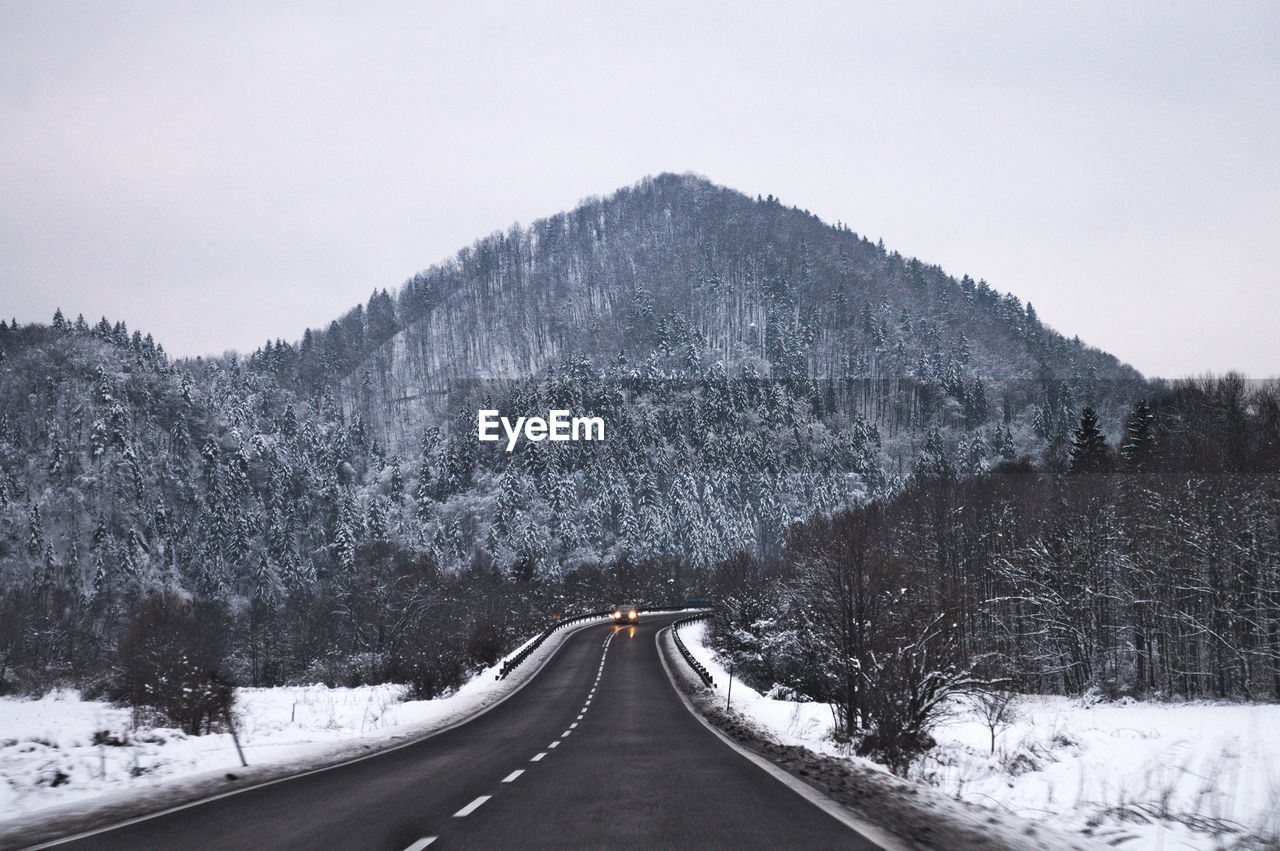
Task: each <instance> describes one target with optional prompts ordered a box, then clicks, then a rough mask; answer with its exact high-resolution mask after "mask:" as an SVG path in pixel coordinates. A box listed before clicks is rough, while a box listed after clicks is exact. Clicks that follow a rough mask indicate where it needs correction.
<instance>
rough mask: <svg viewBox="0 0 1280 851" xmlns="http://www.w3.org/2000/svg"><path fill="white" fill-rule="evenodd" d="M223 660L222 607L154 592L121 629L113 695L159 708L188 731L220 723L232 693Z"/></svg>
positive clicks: (226, 717)
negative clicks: (122, 634)
mask: <svg viewBox="0 0 1280 851" xmlns="http://www.w3.org/2000/svg"><path fill="white" fill-rule="evenodd" d="M226 660H227V626H226V615H225V613H224V612H222V611H221V610H220V609H218V608H217V607H215V606H212V605H209V604H203V603H195V602H192V601H190V600H187V599H184V598H183V597H181V596H179V595H178V594H175V593H173V592H171V591H165V592H160V593H156V594H152V595H151V596H149V597H147V598H146V599H145V600H144V601H143V602H142V604H141V605H140V606H139V607H138V610H137V612H136V613H135V614H134V616H133V618H132V620H131V621H130V623H129V625H128V627H127V628H126V629H125V633H124V637H123V639H122V640H121V642H120V647H119V650H118V651H117V661H116V669H117V674H116V677H115V681H114V685H113V688H112V689H111V696H112V697H113V698H114V699H116V700H118V701H121V702H123V703H125V704H127V705H128V706H131V707H133V708H134V709H140V708H150V709H153V710H155V711H157V712H159V713H160V714H161V715H163V716H164V717H165V718H166V719H167V720H168V721H169V722H170V723H171V724H173V725H175V726H177V727H180V728H181V729H182V731H183V732H185V733H187V734H188V735H193V736H194V735H199V734H200V733H205V732H209V731H211V730H214V729H219V728H220V727H221V725H222V724H223V723H224V722H226V721H228V720H229V719H230V714H231V707H232V702H233V701H234V698H235V692H234V690H233V689H232V687H231V684H230V682H228V678H227V677H226V675H225V672H226V665H227V661H226Z"/></svg>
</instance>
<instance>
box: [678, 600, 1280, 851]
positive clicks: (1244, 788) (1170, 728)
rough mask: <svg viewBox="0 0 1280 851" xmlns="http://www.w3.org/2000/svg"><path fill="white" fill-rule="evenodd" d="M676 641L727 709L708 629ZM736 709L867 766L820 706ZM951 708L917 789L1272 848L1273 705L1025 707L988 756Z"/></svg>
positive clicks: (736, 686) (1073, 820)
mask: <svg viewBox="0 0 1280 851" xmlns="http://www.w3.org/2000/svg"><path fill="white" fill-rule="evenodd" d="M680 635H681V637H683V639H684V641H685V643H686V645H687V646H688V648H689V650H690V652H692V653H693V655H694V656H695V657H696V658H697V659H698V660H699V661H700V662H702V663H703V664H704V665H706V666H707V668H708V670H710V671H711V675H712V677H714V678H715V683H716V687H717V688H716V694H717V695H718V696H719V699H720V700H721V701H723V700H725V698H726V696H727V689H726V687H727V685H728V682H729V675H728V671H727V670H726V669H725V667H724V665H723V664H721V662H720V661H719V660H718V659H717V658H716V656H715V653H714V651H712V650H711V649H710V648H709V647H708V646H707V644H706V625H705V624H702V623H695V624H691V625H689V626H685V627H682V628H681V630H680ZM732 704H733V707H734V708H735V709H737V710H738V711H739V712H742V713H743V714H745V715H747V716H748V717H749V718H751V719H752V720H753V721H754V722H755V723H756V724H758V725H759V726H761V727H762V728H765V729H767V730H768V731H769V732H770V733H771V734H772V735H774V736H775V737H776V738H777V739H778V740H779V741H781V742H782V743H783V744H798V745H803V746H804V747H807V748H809V749H811V750H814V751H817V752H819V753H825V754H828V755H831V756H840V757H843V758H846V759H851V760H852V761H856V762H858V763H859V764H861V765H864V766H865V765H869V764H872V763H869V762H868V761H867V760H864V759H860V758H858V757H853V756H851V755H850V754H849V753H848V750H847V748H846V747H844V746H841V745H839V744H837V743H835V742H832V741H830V735H831V730H832V727H833V719H832V715H831V712H830V709H829V707H828V706H827V705H826V704H821V703H800V702H796V701H789V700H776V699H770V698H769V697H767V696H765V695H762V694H760V693H759V692H758V691H755V690H754V689H751V688H749V687H748V686H746V685H744V684H743V683H740V682H736V681H735V682H734V683H733V692H732ZM954 710H955V711H954V713H953V715H952V717H951V718H949V719H948V720H947V721H945V722H944V723H943V724H942V725H941V726H940V727H939V728H938V729H937V730H936V731H935V736H936V738H937V739H938V746H937V747H936V748H935V749H934V750H933V751H931V752H930V753H929V754H928V755H927V756H926V757H924V758H923V759H922V760H920V761H918V762H917V763H916V765H915V766H914V767H913V770H912V775H913V779H916V780H918V781H921V782H924V783H928V784H929V785H932V786H936V787H938V788H939V789H941V790H943V791H945V792H947V793H948V794H951V795H954V796H956V797H958V798H961V799H963V800H965V801H970V802H973V803H977V804H981V805H984V806H988V807H992V808H995V809H999V810H1002V811H1005V812H1010V813H1013V814H1016V815H1019V816H1022V817H1024V818H1030V819H1034V820H1035V821H1037V822H1042V823H1046V824H1049V825H1052V826H1056V827H1058V828H1061V829H1064V830H1071V831H1079V832H1084V833H1088V834H1089V835H1091V836H1093V837H1094V838H1096V839H1100V840H1103V841H1104V842H1107V843H1110V844H1114V845H1116V846H1117V847H1121V848H1126V849H1164V851H1172V849H1217V848H1264V847H1271V848H1274V847H1278V846H1280V706H1275V705H1270V704H1265V705H1261V704H1245V705H1241V704H1210V703H1181V704H1179V703H1150V702H1137V701H1130V702H1118V703H1099V702H1094V701H1088V700H1080V699H1073V698H1065V697H1046V696H1028V697H1024V698H1022V699H1021V701H1020V703H1019V708H1018V717H1017V719H1016V720H1015V721H1014V723H1013V724H1012V725H1011V726H1010V727H1008V728H1007V729H1005V730H1003V731H1002V732H1001V733H1000V734H999V736H998V737H997V741H996V753H995V754H994V755H992V754H991V752H990V751H991V740H990V732H989V731H988V729H987V728H986V727H985V726H984V725H982V723H981V722H980V721H979V720H978V718H977V716H976V715H975V713H974V712H973V710H972V708H971V707H969V706H968V705H966V704H963V703H959V702H958V703H957V704H956V705H955V707H954ZM882 770H883V769H882Z"/></svg>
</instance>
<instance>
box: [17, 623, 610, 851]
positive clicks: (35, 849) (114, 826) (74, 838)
mask: <svg viewBox="0 0 1280 851" xmlns="http://www.w3.org/2000/svg"><path fill="white" fill-rule="evenodd" d="M599 625H600V624H599V623H595V622H592V623H585V624H583V625H582V626H579V627H574V628H573V629H571V630H569V631H568V632H566V633H565V636H564V637H565V641H567V640H568V639H569V637H570V636H572V635H577V634H578V633H579V632H582V631H583V630H584V629H590V628H591V627H593V626H599ZM565 641H561V642H560V646H559V647H557V648H556V649H555V650H553V651H552V652H551V653H550V654H549V655H548V656H547V658H545V659H543V660H542V664H540V665H538V667H537V668H535V669H534V671H533V673H532V674H530V675H529V677H528V679H526V680H525V681H524V682H522V683H521V684H520V685H518V686H516V687H515V688H514V689H512V690H511V691H509V692H507V693H506V694H504V695H503V696H502V697H500V698H498V699H497V700H495V701H494V702H493V703H490V704H489V705H488V706H485V707H483V708H481V709H480V710H479V711H477V712H475V713H473V714H471V715H468V716H467V717H465V718H460V719H458V720H457V721H454V722H452V723H450V724H446V725H445V726H443V727H441V728H440V729H438V730H432V731H431V732H430V733H425V734H423V735H422V736H419V737H418V738H416V739H410V740H409V741H407V742H401V743H400V744H398V745H392V746H391V747H389V748H383V749H381V750H378V751H375V752H373V753H367V754H361V755H359V756H355V757H351V758H350V759H344V760H342V761H341V762H335V763H333V764H331V765H322V766H320V767H319V768H311V769H308V770H306V771H302V772H299V773H297V774H288V775H285V776H284V777H276V778H274V779H272V780H264V781H262V782H261V783H255V784H253V785H252V786H245V787H244V788H243V789H232V790H230V791H228V792H219V793H218V794H216V795H210V796H209V797H207V798H200V799H198V800H195V801H188V802H187V803H185V804H178V805H177V806H174V807H168V808H167V809H163V810H157V811H156V812H154V813H145V814H143V815H140V816H133V817H132V818H128V819H125V820H124V821H118V822H112V823H111V824H109V825H104V826H103V827H95V828H93V829H92V830H86V831H84V832H82V833H74V834H72V835H70V836H64V837H61V838H60V839H51V840H49V841H48V842H42V843H40V844H39V845H32V846H29V847H28V848H27V849H26V851H40V849H42V848H52V847H54V846H55V845H63V844H65V843H67V842H79V841H80V840H81V839H87V838H89V837H90V836H97V835H98V834H100V833H108V832H110V831H113V830H118V829H119V828H122V827H129V826H130V825H134V824H138V823H139V822H144V821H150V820H151V819H153V818H160V817H161V816H167V815H169V814H170V813H177V812H181V811H182V810H189V809H191V808H192V807H199V806H201V805H203V804H208V803H211V802H213V801H219V800H221V799H223V798H230V797H231V796H232V795H240V794H243V793H244V792H252V791H253V790H254V789H261V788H263V787H264V786H274V785H275V784H277V783H286V782H288V781H290V780H297V779H298V778H300V777H310V776H311V775H312V774H319V773H320V772H322V771H332V770H333V769H335V768H342V767H343V766H345V765H354V764H355V763H357V762H364V761H365V760H366V759H373V758H374V757H379V756H382V755H383V754H389V753H392V752H394V751H398V750H401V749H403V748H408V747H412V746H413V745H416V744H418V743H419V742H425V741H426V740H427V739H430V738H434V737H435V736H439V735H440V734H442V733H447V732H449V731H450V730H456V729H457V728H458V727H461V726H462V725H463V724H469V723H471V722H472V721H474V720H476V719H477V718H479V717H480V716H481V715H484V714H485V713H486V712H489V711H490V710H492V709H496V708H497V707H498V706H501V705H502V704H503V703H505V702H507V701H508V700H510V699H511V698H512V697H514V696H515V695H516V694H519V693H520V691H521V690H522V689H523V688H524V687H525V686H527V685H528V684H529V683H531V682H533V681H534V680H535V679H536V678H537V676H538V674H540V673H542V669H543V668H545V667H547V665H549V664H550V663H551V660H552V659H554V658H555V657H556V655H557V654H559V652H560V648H561V647H564V645H565ZM553 747H554V746H553Z"/></svg>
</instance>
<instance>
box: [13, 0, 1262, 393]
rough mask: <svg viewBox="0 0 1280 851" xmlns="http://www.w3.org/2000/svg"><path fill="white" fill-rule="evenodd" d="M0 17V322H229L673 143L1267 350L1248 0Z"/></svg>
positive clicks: (1164, 349) (325, 291) (1098, 316)
mask: <svg viewBox="0 0 1280 851" xmlns="http://www.w3.org/2000/svg"><path fill="white" fill-rule="evenodd" d="M623 5H626V6H628V7H629V8H627V9H623V8H619V7H622V6H623ZM0 32H3V33H4V36H3V42H2V43H3V46H2V47H0V312H3V313H5V314H11V315H15V316H17V317H18V318H19V319H20V320H22V321H33V320H38V321H48V318H49V316H50V315H51V314H52V313H53V310H54V308H55V307H58V306H61V307H62V308H63V310H64V311H66V312H67V313H69V314H70V315H72V316H74V315H75V314H76V313H80V312H83V313H84V314H85V316H86V317H88V318H89V319H90V320H94V319H96V318H97V317H98V316H99V315H101V314H106V315H107V316H109V317H110V318H111V319H113V320H115V319H124V320H125V321H126V322H128V324H129V326H130V327H131V328H140V329H143V330H145V331H150V332H151V333H153V334H154V335H155V336H156V338H157V339H158V340H159V341H160V342H162V343H163V344H164V345H165V348H166V349H168V350H169V351H170V352H171V353H175V354H202V353H212V352H221V351H223V350H225V349H227V348H236V349H240V350H242V351H246V350H251V349H252V348H254V347H255V346H257V345H258V344H260V343H261V342H262V341H264V340H265V339H267V338H269V337H272V338H274V337H284V338H286V339H296V338H298V337H299V336H300V335H301V333H302V331H303V329H304V328H306V327H307V326H319V325H322V324H326V323H327V322H328V321H329V320H330V319H333V318H335V317H336V316H338V315H339V314H340V313H342V312H344V311H345V310H346V309H347V308H349V307H350V306H352V305H353V304H355V303H356V302H358V301H363V300H365V299H367V297H368V295H369V293H370V291H371V290H372V289H373V288H374V287H395V286H397V285H398V284H400V283H401V282H403V281H404V280H405V279H406V278H407V277H409V276H410V275H412V274H413V273H414V272H415V271H417V270H419V269H422V268H425V267H427V266H429V265H431V264H433V263H435V262H437V261H439V260H441V259H444V258H446V257H448V256H451V255H452V254H453V253H454V252H456V251H457V249H459V248H461V247H462V246H464V245H467V244H469V243H471V242H472V241H474V240H475V239H476V238H478V237H480V236H483V235H485V234H487V233H490V232H492V231H493V230H495V229H504V228H506V227H507V226H509V225H510V224H511V223H512V222H513V221H520V222H524V223H527V222H529V221H530V220H532V219H534V218H538V217H541V216H545V215H549V214H552V213H555V212H557V211H559V210H562V209H565V208H568V207H570V206H572V205H573V204H574V203H576V202H577V201H578V200H579V199H581V198H583V197H585V196H587V195H595V194H605V193H608V192H610V191H611V190H613V189H615V188H617V187H619V186H622V185H627V184H631V183H633V182H635V181H636V180H638V179H639V178H641V177H643V176H645V175H649V174H656V173H659V172H662V171H694V172H697V173H699V174H702V175H705V176H706V177H708V178H710V179H711V180H713V181H715V182H717V183H722V184H725V185H728V186H732V187H734V188H737V189H740V190H742V191H744V192H748V193H750V194H752V195H755V194H768V193H772V194H774V195H777V196H779V197H780V198H781V199H782V201H783V202H784V203H787V204H795V205H797V206H800V207H805V208H807V209H809V210H811V211H813V212H815V213H817V214H818V215H820V216H822V217H823V218H824V219H826V220H828V221H831V222H835V221H837V220H839V221H843V222H846V223H847V224H848V225H849V226H850V227H851V228H853V229H854V230H855V231H858V232H859V233H862V234H866V235H868V236H870V237H871V238H873V239H876V238H880V237H883V238H884V241H885V243H886V245H887V246H889V247H890V248H894V249H897V250H899V251H901V252H902V253H903V254H906V255H915V256H918V257H920V258H921V259H922V260H924V261H926V262H929V263H937V264H940V265H941V266H942V267H943V268H944V269H946V270H947V271H948V272H951V273H953V274H955V275H960V274H964V273H968V274H971V275H973V276H974V277H975V278H978V277H983V278H986V279H987V280H988V281H990V282H991V284H992V285H993V286H995V287H996V288H998V289H1001V290H1008V291H1012V292H1013V293H1015V294H1017V295H1018V296H1020V297H1022V298H1023V299H1026V300H1029V301H1031V302H1032V303H1034V304H1035V306H1036V308H1037V311H1038V312H1039V313H1040V315H1041V317H1042V318H1044V319H1045V321H1047V322H1048V323H1049V324H1051V325H1053V326H1054V327H1056V328H1058V329H1059V330H1060V331H1062V332H1064V333H1066V334H1068V335H1072V334H1078V335H1079V336H1080V337H1081V338H1083V339H1084V340H1085V341H1087V342H1089V343H1091V344H1094V345H1097V346H1100V347H1102V348H1104V349H1107V350H1109V351H1111V352H1114V353H1115V354H1116V355H1118V356H1119V357H1120V358H1121V359H1123V360H1125V361H1128V362H1130V363H1132V364H1133V365H1135V366H1136V367H1138V368H1139V369H1140V370H1142V371H1143V372H1145V373H1147V374H1149V375H1165V376H1177V375H1184V374H1188V373H1201V372H1204V371H1208V370H1213V371H1224V370H1227V369H1232V368H1234V369H1240V370H1243V371H1245V372H1247V373H1248V374H1250V375H1252V376H1255V377H1262V376H1274V375H1280V357H1278V354H1280V346H1278V345H1277V342H1276V337H1277V334H1276V325H1277V317H1280V272H1278V270H1280V138H1278V137H1277V134H1278V131H1280V4H1276V3H1263V2H1257V3H1238V4H1234V5H1232V4H1222V3H1213V4H1210V3H1206V4H1204V5H1194V4H1187V3H1180V4H1178V5H1177V7H1176V8H1174V7H1173V4H1169V3H1164V2H1161V3H1152V4H1149V5H1147V4H1137V3H1123V4H1113V3H1101V2H1099V3H1071V4H1063V5H1043V4H1034V3H1030V2H1022V0H1019V2H1010V3H992V4H977V3H962V4H953V3H938V4H923V5H916V6H912V5H909V4H905V3H901V2H893V3H884V4H875V5H871V4H867V5H862V4H853V3H847V2H839V3H830V4H826V3H809V4H804V3H797V2H793V0H788V2H786V3H774V4H751V3H746V2H742V1H741V0H736V2H732V3H707V2H703V3H690V2H678V3H664V2H654V0H646V2H638V3H634V4H622V3H613V2H586V3H530V2H513V3H472V2H466V3H462V2H459V3H451V4H443V3H432V2H405V3H377V2H373V3H370V2H361V3H358V4H357V3H351V4H349V5H347V4H321V3H310V4H306V5H305V7H304V5H302V4H298V5H296V6H289V5H273V4H269V3H264V2H252V3H244V4H236V3H210V2H200V3H191V4H180V3H177V2H172V0H164V2H159V0H157V2H152V3H126V2H112V3H106V2H86V3H74V2H49V1H48V0H36V1H35V2H29V3H28V2H12V0H0Z"/></svg>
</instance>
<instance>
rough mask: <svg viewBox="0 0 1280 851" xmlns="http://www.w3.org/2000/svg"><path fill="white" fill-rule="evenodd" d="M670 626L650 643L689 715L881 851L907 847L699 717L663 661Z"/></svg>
mask: <svg viewBox="0 0 1280 851" xmlns="http://www.w3.org/2000/svg"><path fill="white" fill-rule="evenodd" d="M670 629H671V627H669V626H668V627H665V628H664V629H660V630H658V632H657V633H656V634H655V635H654V637H653V646H654V648H655V649H656V650H657V651H658V660H659V661H660V662H662V669H663V670H664V671H666V672H667V681H668V682H669V683H671V688H672V689H673V690H674V691H675V693H676V697H678V698H680V702H681V703H683V704H684V708H685V709H687V710H689V714H690V715H692V716H693V717H694V718H697V719H698V722H699V723H700V724H702V726H704V727H706V728H707V729H708V730H710V731H711V732H712V733H714V734H715V736H716V738H717V739H719V740H720V741H722V742H724V743H725V744H726V745H728V746H729V747H731V748H733V750H735V751H737V752H738V754H739V755H741V756H743V757H745V758H746V759H748V760H750V761H751V762H752V763H754V764H755V765H756V766H758V767H760V768H761V769H763V770H764V771H765V772H766V773H767V774H768V775H769V776H770V777H772V778H773V779H774V780H777V781H778V782H779V783H781V784H782V785H784V786H786V787H787V788H788V789H790V790H791V791H792V792H795V793H796V794H797V795H799V796H800V797H801V798H804V799H805V800H806V801H808V802H809V803H811V804H813V805H814V806H815V807H817V808H818V809H820V810H822V811H823V812H824V813H826V814H827V815H829V816H831V817H832V818H834V819H835V820H836V821H838V822H840V823H841V824H843V825H844V826H845V827H847V828H849V829H850V830H852V831H853V832H854V833H856V834H858V835H859V836H861V837H862V838H863V839H866V840H867V841H869V842H872V843H874V844H876V845H879V846H880V847H881V848H883V849H885V851H911V848H912V846H910V845H908V844H907V843H905V842H903V841H902V840H901V839H899V838H898V837H896V836H894V835H893V834H892V833H889V832H888V831H887V830H884V829H883V828H880V827H877V826H876V825H874V824H870V823H868V822H866V821H863V820H862V819H860V818H858V817H857V816H855V815H854V814H853V813H851V812H849V811H848V810H846V809H845V808H844V807H842V806H841V805H840V804H839V803H837V802H836V801H833V800H831V799H830V798H828V797H827V796H826V795H824V794H822V793H821V792H819V791H818V790H817V789H815V788H813V787H812V786H810V785H809V784H808V783H804V782H802V781H800V780H797V779H796V778H795V777H793V776H792V775H791V774H789V773H787V772H786V771H783V770H782V769H781V768H779V767H778V766H776V765H774V764H773V763H772V762H769V760H767V759H765V758H764V757H762V756H760V755H759V754H757V753H754V752H752V751H749V750H747V749H746V748H744V747H743V746H742V745H740V744H738V743H737V742H735V741H734V740H733V739H731V738H729V737H728V736H726V735H725V734H724V733H722V732H720V730H719V729H717V728H716V726H715V725H714V724H712V723H711V722H710V721H708V720H707V719H706V718H703V717H702V715H701V713H699V712H698V710H697V709H695V708H694V706H693V704H692V703H691V702H690V701H689V698H688V697H686V696H685V693H684V692H683V691H681V690H680V686H678V685H676V679H675V675H674V674H673V673H672V671H671V666H670V665H668V664H667V654H665V653H663V652H662V643H661V638H662V633H664V632H667V631H669V630H670Z"/></svg>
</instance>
